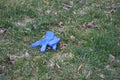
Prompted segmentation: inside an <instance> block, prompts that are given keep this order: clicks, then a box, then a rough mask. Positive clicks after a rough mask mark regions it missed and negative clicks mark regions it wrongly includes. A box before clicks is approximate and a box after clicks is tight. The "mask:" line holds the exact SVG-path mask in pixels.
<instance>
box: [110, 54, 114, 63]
mask: <svg viewBox="0 0 120 80" xmlns="http://www.w3.org/2000/svg"><path fill="white" fill-rule="evenodd" d="M109 60H110V62H113V61H115V56H113V55H112V54H109Z"/></svg>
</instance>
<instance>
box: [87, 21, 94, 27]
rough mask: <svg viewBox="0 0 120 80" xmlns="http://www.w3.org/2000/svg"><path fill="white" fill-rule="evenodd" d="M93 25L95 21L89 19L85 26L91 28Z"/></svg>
mask: <svg viewBox="0 0 120 80" xmlns="http://www.w3.org/2000/svg"><path fill="white" fill-rule="evenodd" d="M93 27H95V22H94V21H91V22H89V23H88V24H87V28H93Z"/></svg>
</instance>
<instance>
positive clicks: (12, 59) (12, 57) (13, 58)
mask: <svg viewBox="0 0 120 80" xmlns="http://www.w3.org/2000/svg"><path fill="white" fill-rule="evenodd" d="M7 56H8V59H9V60H10V61H14V60H15V58H16V57H15V56H14V55H12V54H9V55H7Z"/></svg>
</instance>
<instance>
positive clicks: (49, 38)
mask: <svg viewBox="0 0 120 80" xmlns="http://www.w3.org/2000/svg"><path fill="white" fill-rule="evenodd" d="M59 41H60V38H57V37H55V36H54V33H53V32H51V31H47V32H46V34H45V37H44V38H43V39H41V40H39V41H36V42H35V43H32V44H31V45H30V47H31V48H34V47H37V46H41V49H40V51H41V52H42V53H43V52H45V50H46V47H47V46H50V47H52V49H53V50H56V48H57V43H58V42H59Z"/></svg>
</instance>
